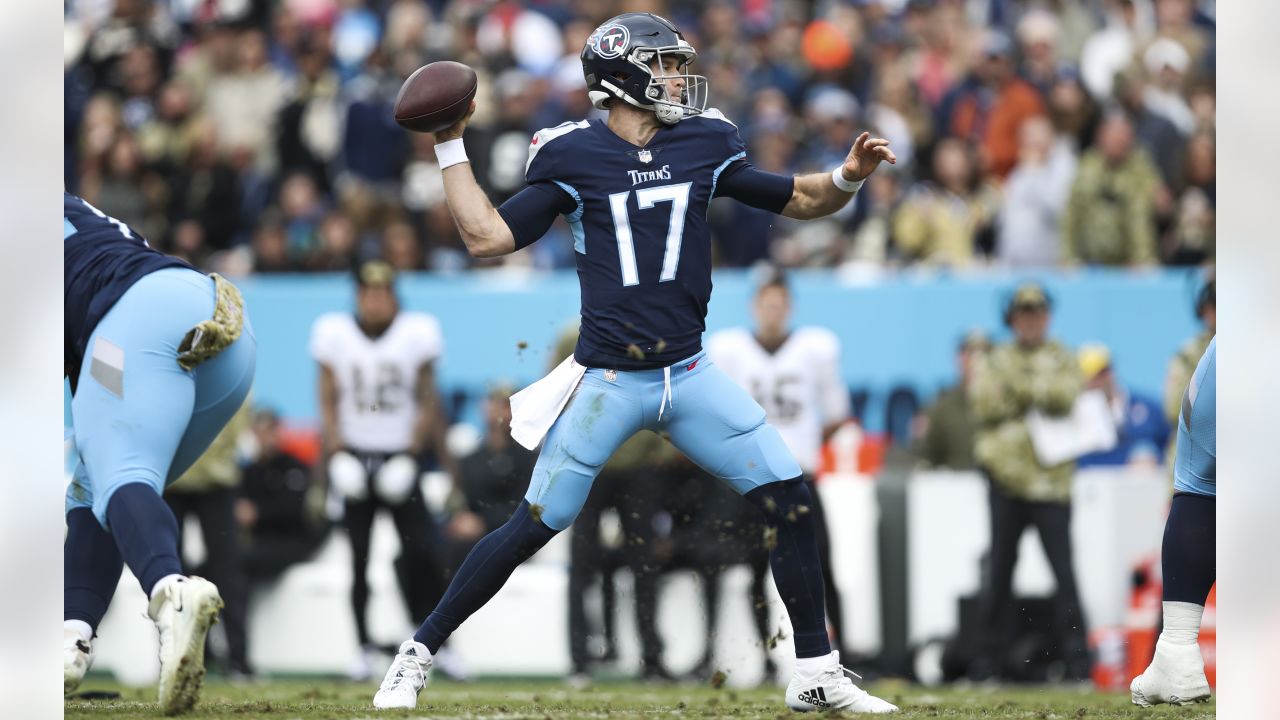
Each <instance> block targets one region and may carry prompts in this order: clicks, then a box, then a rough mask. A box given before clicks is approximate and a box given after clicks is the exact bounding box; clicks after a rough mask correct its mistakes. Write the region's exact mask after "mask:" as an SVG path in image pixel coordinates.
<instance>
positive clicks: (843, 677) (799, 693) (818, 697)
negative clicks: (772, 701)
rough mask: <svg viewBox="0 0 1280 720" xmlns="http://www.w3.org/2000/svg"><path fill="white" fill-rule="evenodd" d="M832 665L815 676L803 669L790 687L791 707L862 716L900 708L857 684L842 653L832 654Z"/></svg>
mask: <svg viewBox="0 0 1280 720" xmlns="http://www.w3.org/2000/svg"><path fill="white" fill-rule="evenodd" d="M830 658H831V663H830V664H829V665H827V666H826V667H824V668H823V669H822V670H820V671H819V672H817V673H816V674H813V675H804V674H802V673H801V672H800V670H799V669H797V670H795V671H794V672H793V673H792V674H791V682H790V684H788V685H787V695H786V699H787V707H789V708H791V709H792V710H797V711H800V712H805V711H808V710H848V711H850V712H858V713H876V714H878V713H893V712H898V706H897V705H894V704H893V703H889V702H885V701H884V700H881V699H880V698H878V697H876V696H874V695H871V694H870V693H868V692H867V691H866V690H863V689H862V688H860V687H858V686H857V685H854V684H853V680H852V676H853V672H852V671H849V670H846V669H845V668H844V667H843V666H842V665H840V654H839V653H838V652H834V651H833V652H832V653H831V656H830Z"/></svg>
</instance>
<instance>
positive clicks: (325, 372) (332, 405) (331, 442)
mask: <svg viewBox="0 0 1280 720" xmlns="http://www.w3.org/2000/svg"><path fill="white" fill-rule="evenodd" d="M319 394H320V441H321V445H322V449H323V451H324V453H325V454H326V455H327V454H329V453H333V452H337V451H338V450H341V449H342V441H341V438H340V437H339V435H338V388H337V384H336V382H335V381H334V378H333V371H332V370H330V369H329V368H328V367H326V366H324V365H321V366H320V393H319Z"/></svg>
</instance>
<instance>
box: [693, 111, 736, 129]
mask: <svg viewBox="0 0 1280 720" xmlns="http://www.w3.org/2000/svg"><path fill="white" fill-rule="evenodd" d="M695 117H700V118H703V119H704V120H716V121H719V122H722V123H724V124H725V125H726V126H728V127H730V128H733V129H734V130H737V129H738V126H737V125H734V124H733V121H732V120H730V119H729V118H727V117H725V116H724V113H722V112H720V110H719V108H707V109H706V110H703V111H702V112H701V113H700V114H698V115H696V116H695ZM726 129H727V128H726Z"/></svg>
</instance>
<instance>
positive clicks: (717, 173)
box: [711, 150, 747, 198]
mask: <svg viewBox="0 0 1280 720" xmlns="http://www.w3.org/2000/svg"><path fill="white" fill-rule="evenodd" d="M746 156H747V153H746V151H745V150H744V151H743V152H740V153H738V154H737V155H734V156H733V157H731V158H729V159H728V160H725V161H724V162H722V163H720V167H718V168H716V170H715V172H713V173H711V197H713V198H714V197H715V196H716V183H718V182H720V173H722V172H724V169H725V168H727V167H729V166H730V165H732V164H733V163H734V162H735V161H738V160H741V159H743V158H745V157H746Z"/></svg>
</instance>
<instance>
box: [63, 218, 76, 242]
mask: <svg viewBox="0 0 1280 720" xmlns="http://www.w3.org/2000/svg"><path fill="white" fill-rule="evenodd" d="M77 232H79V230H76V226H75V225H72V224H71V221H70V220H68V219H66V218H62V239H63V240H66V239H67V238H69V237H71V236H72V235H75V234H76V233H77Z"/></svg>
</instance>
